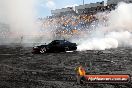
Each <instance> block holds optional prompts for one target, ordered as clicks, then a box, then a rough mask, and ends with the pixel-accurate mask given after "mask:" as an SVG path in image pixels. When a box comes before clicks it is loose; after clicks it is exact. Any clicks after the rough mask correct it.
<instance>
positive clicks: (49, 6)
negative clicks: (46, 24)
mask: <svg viewBox="0 0 132 88" xmlns="http://www.w3.org/2000/svg"><path fill="white" fill-rule="evenodd" d="M46 6H47V7H48V8H49V9H55V8H56V5H55V3H54V1H53V0H48V1H47V3H46Z"/></svg>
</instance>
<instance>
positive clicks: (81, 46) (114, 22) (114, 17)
mask: <svg viewBox="0 0 132 88" xmlns="http://www.w3.org/2000/svg"><path fill="white" fill-rule="evenodd" d="M131 8H132V4H127V3H124V2H121V3H119V4H118V6H117V8H116V9H115V10H113V11H110V12H103V13H98V14H96V17H97V18H98V19H99V22H98V23H96V24H95V25H96V26H95V28H94V30H93V31H92V32H91V33H90V34H87V37H85V38H81V39H80V40H79V41H76V42H78V50H79V51H83V50H105V49H110V48H118V47H132V42H131V41H132V33H131V32H132V25H131V24H132V9H131ZM103 17H105V18H106V19H107V20H103V19H102V18H103Z"/></svg>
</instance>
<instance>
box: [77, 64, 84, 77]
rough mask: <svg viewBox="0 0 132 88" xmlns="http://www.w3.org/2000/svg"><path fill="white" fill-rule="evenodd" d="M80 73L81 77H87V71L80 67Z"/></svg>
mask: <svg viewBox="0 0 132 88" xmlns="http://www.w3.org/2000/svg"><path fill="white" fill-rule="evenodd" d="M78 73H79V75H80V76H85V75H86V72H85V69H84V68H83V67H82V66H79V68H78Z"/></svg>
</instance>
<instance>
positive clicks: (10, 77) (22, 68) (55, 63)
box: [0, 46, 132, 88]
mask: <svg viewBox="0 0 132 88" xmlns="http://www.w3.org/2000/svg"><path fill="white" fill-rule="evenodd" d="M31 50H32V48H31V47H26V48H24V47H19V46H15V47H13V46H0V88H132V83H131V82H130V83H127V84H85V85H79V84H77V83H76V77H75V71H74V69H75V67H77V66H79V65H83V66H84V67H85V69H86V70H87V74H130V75H132V49H129V48H118V49H109V50H104V51H99V50H91V51H90V50H89V51H75V52H67V53H65V52H61V53H47V54H32V53H31Z"/></svg>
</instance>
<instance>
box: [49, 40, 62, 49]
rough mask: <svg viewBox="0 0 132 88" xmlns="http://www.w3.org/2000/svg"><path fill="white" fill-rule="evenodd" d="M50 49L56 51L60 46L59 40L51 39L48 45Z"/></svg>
mask: <svg viewBox="0 0 132 88" xmlns="http://www.w3.org/2000/svg"><path fill="white" fill-rule="evenodd" d="M49 48H50V51H58V50H59V48H60V42H59V41H53V42H52V43H51V44H50V45H49Z"/></svg>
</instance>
